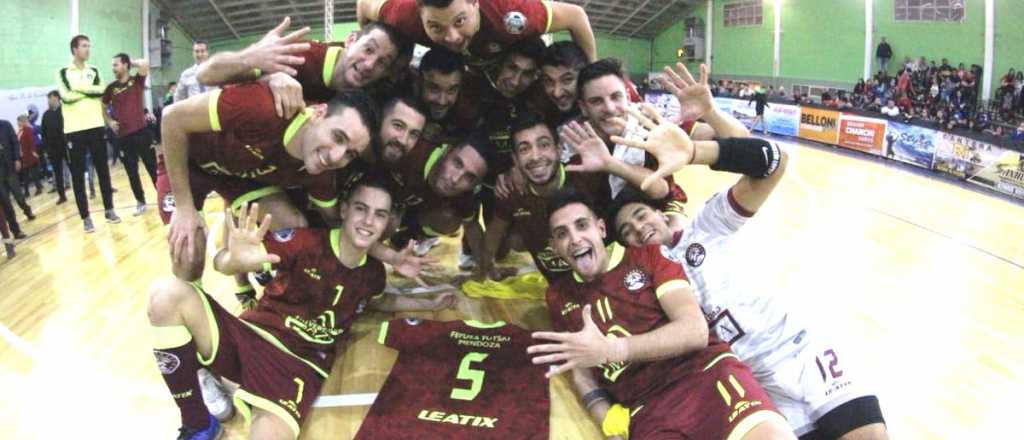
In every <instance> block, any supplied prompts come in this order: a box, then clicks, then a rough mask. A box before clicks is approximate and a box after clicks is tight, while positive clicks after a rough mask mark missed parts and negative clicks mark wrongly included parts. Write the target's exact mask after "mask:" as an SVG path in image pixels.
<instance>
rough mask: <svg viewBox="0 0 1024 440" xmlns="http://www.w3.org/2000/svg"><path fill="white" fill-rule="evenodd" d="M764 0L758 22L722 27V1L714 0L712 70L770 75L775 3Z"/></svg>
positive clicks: (827, 1)
mask: <svg viewBox="0 0 1024 440" xmlns="http://www.w3.org/2000/svg"><path fill="white" fill-rule="evenodd" d="M775 1H782V0H764V14H763V20H762V21H761V25H754V26H731V27H725V21H724V19H723V18H724V17H725V13H724V9H725V3H726V2H724V1H721V0H717V1H715V3H714V5H715V12H714V20H715V23H714V35H713V37H714V38H712V44H713V46H714V47H713V48H712V65H713V68H714V71H715V72H717V73H719V74H725V75H741V76H771V75H772V58H773V56H772V47H773V37H772V30H773V28H774V23H775V22H774V20H775V12H774V6H773V4H774V2H775ZM802 1H803V2H807V1H810V2H824V3H831V2H832V0H802ZM797 2H801V0H789V1H788V2H787V3H786V7H792V6H793V4H794V3H797Z"/></svg>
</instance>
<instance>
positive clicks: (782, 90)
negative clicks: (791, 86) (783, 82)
mask: <svg viewBox="0 0 1024 440" xmlns="http://www.w3.org/2000/svg"><path fill="white" fill-rule="evenodd" d="M775 96H776V97H778V98H785V97H786V87H785V86H779V90H778V91H776V92H775Z"/></svg>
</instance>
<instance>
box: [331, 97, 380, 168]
mask: <svg viewBox="0 0 1024 440" xmlns="http://www.w3.org/2000/svg"><path fill="white" fill-rule="evenodd" d="M346 108H351V109H353V110H355V111H356V113H358V114H359V119H360V120H362V122H363V125H365V126H366V129H367V131H369V133H370V149H371V151H373V155H374V157H375V158H376V157H379V153H380V151H379V150H380V146H378V145H377V144H378V142H377V133H378V132H379V131H380V117H379V112H378V110H377V104H376V103H374V102H373V99H370V95H368V94H367V93H366V92H364V91H362V90H345V91H342V92H338V93H337V94H336V95H334V98H331V100H330V101H328V102H327V115H328V116H330V115H334V114H337V113H340V112H342V111H344V110H345V109H346Z"/></svg>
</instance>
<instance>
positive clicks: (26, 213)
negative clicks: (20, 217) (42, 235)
mask: <svg viewBox="0 0 1024 440" xmlns="http://www.w3.org/2000/svg"><path fill="white" fill-rule="evenodd" d="M25 218H27V219H28V221H32V220H35V219H36V215H35V214H33V213H32V211H27V212H25Z"/></svg>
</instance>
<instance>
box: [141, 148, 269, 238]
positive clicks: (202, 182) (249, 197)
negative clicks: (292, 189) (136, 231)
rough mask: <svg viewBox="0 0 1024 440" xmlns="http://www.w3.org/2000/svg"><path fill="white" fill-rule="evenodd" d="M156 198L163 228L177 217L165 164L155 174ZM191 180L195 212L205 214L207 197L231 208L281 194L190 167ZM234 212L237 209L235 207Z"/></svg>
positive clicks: (240, 180) (258, 185)
mask: <svg viewBox="0 0 1024 440" xmlns="http://www.w3.org/2000/svg"><path fill="white" fill-rule="evenodd" d="M156 176H157V177H156V194H157V200H159V203H160V219H161V220H163V222H164V224H165V225H166V224H169V223H170V222H171V214H174V206H175V204H174V194H173V193H171V180H170V178H169V177H167V169H166V168H164V166H163V162H160V163H158V164H157V170H156ZM188 180H189V184H190V185H191V187H192V202H193V203H194V204H195V207H196V210H200V211H201V210H202V209H203V204H204V202H205V201H206V196H208V195H209V194H210V193H211V192H216V193H217V194H220V196H221V197H222V198H223V199H224V202H225V203H227V204H230V205H235V204H237V203H243V202H248V201H253V200H256V199H258V198H259V197H262V196H265V195H268V194H271V193H274V192H280V189H277V188H275V187H273V186H269V185H266V184H263V183H259V182H256V181H253V180H247V179H241V178H237V177H231V176H214V175H211V174H209V173H205V172H203V171H201V170H199V169H197V168H195V167H193V166H191V165H189V167H188ZM232 207H233V208H234V206H232Z"/></svg>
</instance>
